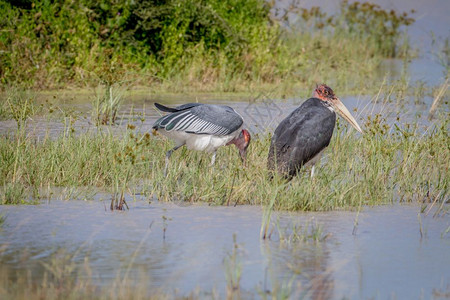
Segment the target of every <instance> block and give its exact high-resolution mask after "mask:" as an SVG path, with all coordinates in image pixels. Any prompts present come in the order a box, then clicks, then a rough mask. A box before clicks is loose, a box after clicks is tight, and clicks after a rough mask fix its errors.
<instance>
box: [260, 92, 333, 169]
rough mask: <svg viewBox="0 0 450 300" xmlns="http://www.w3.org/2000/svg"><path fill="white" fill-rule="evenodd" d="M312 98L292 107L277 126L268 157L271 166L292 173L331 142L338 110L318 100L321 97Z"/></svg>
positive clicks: (270, 167)
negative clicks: (293, 109) (331, 108)
mask: <svg viewBox="0 0 450 300" xmlns="http://www.w3.org/2000/svg"><path fill="white" fill-rule="evenodd" d="M312 99H313V100H311V99H309V100H307V101H306V102H305V103H304V104H303V105H302V106H300V107H299V108H297V109H296V110H295V111H293V112H292V113H291V114H290V115H289V116H288V117H287V118H286V119H284V120H283V121H282V122H281V123H280V124H279V125H278V127H277V129H276V130H275V132H274V135H273V137H272V141H271V145H270V150H269V157H268V167H269V169H270V170H275V169H277V170H278V172H279V173H281V174H283V175H285V176H288V177H292V176H294V175H295V174H296V173H297V171H298V170H299V169H300V168H301V167H302V166H303V165H304V164H306V163H307V162H308V161H309V160H310V159H312V158H313V157H314V156H315V155H317V154H318V153H319V152H320V151H322V150H323V149H324V148H325V147H327V146H328V145H329V143H330V140H331V136H332V135H333V129H334V125H335V122H336V114H335V113H333V112H331V111H330V110H329V109H328V108H326V107H325V106H323V105H322V104H320V102H317V101H321V100H318V99H314V98H312ZM315 100H317V101H315Z"/></svg>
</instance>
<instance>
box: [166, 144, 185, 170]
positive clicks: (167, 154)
mask: <svg viewBox="0 0 450 300" xmlns="http://www.w3.org/2000/svg"><path fill="white" fill-rule="evenodd" d="M183 145H184V144H181V145H177V146H175V147H173V148H172V149H170V150H169V151H167V153H166V165H165V167H164V177H166V176H167V169H168V168H169V158H170V156H171V155H172V152H173V151H175V150H177V149H178V148H180V147H181V146H183Z"/></svg>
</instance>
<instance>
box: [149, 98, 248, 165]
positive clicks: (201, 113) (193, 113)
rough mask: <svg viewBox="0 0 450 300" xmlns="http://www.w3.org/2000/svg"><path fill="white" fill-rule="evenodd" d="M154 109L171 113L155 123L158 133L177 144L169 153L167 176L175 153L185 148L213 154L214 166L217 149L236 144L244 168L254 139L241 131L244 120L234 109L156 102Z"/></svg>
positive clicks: (154, 129)
mask: <svg viewBox="0 0 450 300" xmlns="http://www.w3.org/2000/svg"><path fill="white" fill-rule="evenodd" d="M155 106H156V108H157V109H159V110H160V111H163V112H169V113H170V114H168V115H166V116H163V117H161V118H159V119H158V120H157V121H156V122H155V124H153V132H154V133H155V132H159V133H161V134H162V135H164V136H166V137H168V138H170V139H173V140H175V142H176V145H175V147H174V148H172V149H171V150H169V151H167V154H166V166H165V168H164V174H166V173H167V167H168V164H169V158H170V156H171V155H172V152H173V151H175V150H177V149H178V148H180V147H181V146H183V145H186V146H187V148H188V149H193V150H203V151H208V152H212V153H213V154H212V159H211V165H214V162H215V160H216V151H217V149H218V148H219V147H221V146H224V145H231V144H234V145H236V147H237V148H238V149H239V154H240V157H241V159H242V162H243V163H244V165H245V160H246V156H247V148H248V145H249V144H250V139H251V136H250V133H249V132H248V131H247V130H245V129H242V127H243V124H244V120H243V119H242V117H241V116H240V115H239V114H238V113H237V112H236V111H235V110H234V109H233V108H231V107H229V106H225V105H213V104H201V103H187V104H183V105H180V106H178V107H175V108H171V107H167V106H164V105H161V104H159V103H155Z"/></svg>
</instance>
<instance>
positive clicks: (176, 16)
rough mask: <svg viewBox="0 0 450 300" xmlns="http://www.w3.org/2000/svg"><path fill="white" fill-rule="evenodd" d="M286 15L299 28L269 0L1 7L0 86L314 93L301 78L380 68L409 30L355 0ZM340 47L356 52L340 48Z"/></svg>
mask: <svg viewBox="0 0 450 300" xmlns="http://www.w3.org/2000/svg"><path fill="white" fill-rule="evenodd" d="M287 12H296V13H297V14H298V15H299V18H298V19H299V23H300V24H301V26H300V27H299V28H302V30H293V31H289V30H287V27H286V26H282V25H281V24H283V22H284V21H283V19H282V18H278V17H277V13H276V12H275V8H274V4H273V3H272V2H267V1H265V0H247V1H240V0H222V1H219V0H203V1H197V0H169V1H106V0H103V1H93V0H82V1H69V0H65V1H50V0H41V1H34V2H31V1H19V2H17V1H5V0H0V13H1V14H2V16H4V17H3V18H2V19H1V20H0V28H1V30H0V81H1V82H2V83H3V84H9V85H10V84H21V85H24V86H26V87H34V88H38V89H46V88H60V87H65V86H67V85H68V84H74V85H78V86H80V85H86V84H89V85H93V84H94V85H95V84H98V83H99V82H101V83H107V84H109V85H111V84H113V83H115V82H117V81H124V80H133V81H136V82H137V83H141V84H144V85H151V84H163V85H164V84H165V85H166V87H168V88H173V87H178V86H193V87H194V88H195V89H203V90H204V89H216V90H217V89H219V90H224V91H233V90H236V89H242V87H245V88H247V89H248V88H249V84H255V83H256V84H266V83H269V84H275V85H279V83H280V82H282V81H285V80H290V81H293V82H301V83H305V84H308V85H309V84H311V83H312V82H315V81H317V79H315V78H303V76H304V75H299V74H310V73H313V72H314V74H317V76H318V77H319V78H321V79H320V80H319V81H323V80H325V79H327V74H329V73H330V71H333V70H334V69H336V67H337V66H342V68H341V70H344V72H347V73H346V76H347V75H348V76H351V74H352V73H355V69H354V66H358V65H361V67H360V69H361V72H364V70H369V71H370V70H371V69H372V68H373V65H374V64H376V62H377V61H376V60H371V58H367V52H369V53H371V56H374V57H375V59H376V58H379V57H382V56H395V55H397V52H398V47H399V46H400V45H399V42H398V40H399V39H398V37H399V36H400V34H401V30H400V29H401V27H402V26H407V25H409V24H410V23H411V22H412V19H410V18H409V17H408V16H407V14H402V15H400V14H397V13H395V12H393V11H391V12H387V11H384V10H382V9H381V8H379V7H378V6H376V5H373V4H367V3H363V4H360V3H359V2H355V3H354V4H349V3H347V2H346V1H344V2H342V6H341V11H340V12H339V13H338V14H337V15H336V16H327V15H326V14H325V13H323V12H322V11H321V10H320V8H317V7H316V8H313V9H311V10H305V9H303V10H302V9H299V8H298V9H297V10H295V9H294V8H292V7H291V8H290V9H289V10H288V11H284V14H283V15H287ZM344 42H346V43H348V44H353V47H354V48H355V49H352V48H351V47H347V46H342V47H341V46H339V45H338V46H339V47H336V46H335V45H336V44H339V43H342V44H344ZM336 51H337V54H338V55H333V53H336ZM328 57H330V58H329V59H328ZM349 57H350V58H351V60H353V61H354V62H355V63H353V62H352V61H350V62H349V60H348V58H349ZM331 59H332V60H331ZM356 61H357V62H358V63H356ZM319 62H320V64H321V66H320V68H318V67H317V64H318V63H319ZM357 71H359V70H357ZM348 76H347V77H348ZM334 77H335V76H334ZM359 77H361V76H359ZM310 81H311V82H310ZM172 90H173V89H172Z"/></svg>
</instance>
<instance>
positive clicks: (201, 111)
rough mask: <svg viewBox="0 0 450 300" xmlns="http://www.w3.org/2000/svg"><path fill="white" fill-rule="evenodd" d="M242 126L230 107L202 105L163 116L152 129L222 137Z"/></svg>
mask: <svg viewBox="0 0 450 300" xmlns="http://www.w3.org/2000/svg"><path fill="white" fill-rule="evenodd" d="M242 124H243V120H242V118H241V116H240V115H238V114H237V113H236V112H235V111H234V110H233V109H232V108H231V107H229V106H222V105H209V104H203V105H195V106H193V107H190V108H188V109H184V110H180V111H176V112H173V113H171V114H169V115H167V116H164V117H162V118H160V119H159V120H157V121H156V122H155V124H154V125H153V128H155V129H160V128H164V129H165V130H166V131H171V130H175V131H183V132H187V133H195V134H210V135H217V136H223V135H229V134H231V133H233V132H235V131H236V130H238V129H239V128H240V127H241V126H242Z"/></svg>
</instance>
